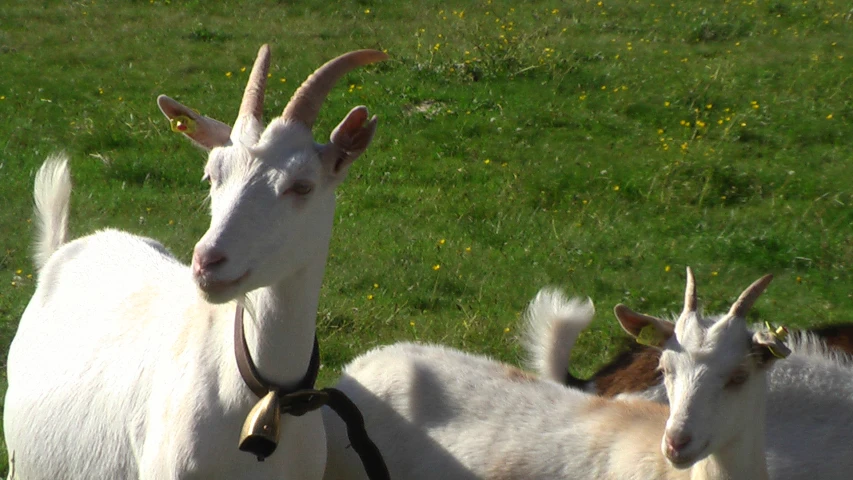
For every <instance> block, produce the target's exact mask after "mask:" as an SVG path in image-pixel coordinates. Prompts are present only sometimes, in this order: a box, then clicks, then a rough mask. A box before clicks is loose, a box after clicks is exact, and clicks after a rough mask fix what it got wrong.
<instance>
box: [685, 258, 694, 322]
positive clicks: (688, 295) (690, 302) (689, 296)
mask: <svg viewBox="0 0 853 480" xmlns="http://www.w3.org/2000/svg"><path fill="white" fill-rule="evenodd" d="M695 311H696V279H695V278H694V277H693V270H691V269H690V267H687V286H686V287H685V289H684V313H693V312H695Z"/></svg>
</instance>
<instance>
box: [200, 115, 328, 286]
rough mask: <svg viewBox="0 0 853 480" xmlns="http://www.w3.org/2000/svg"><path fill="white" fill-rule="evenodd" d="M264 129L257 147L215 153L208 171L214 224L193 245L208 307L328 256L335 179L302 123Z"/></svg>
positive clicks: (228, 149)
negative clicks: (210, 303) (209, 304)
mask: <svg viewBox="0 0 853 480" xmlns="http://www.w3.org/2000/svg"><path fill="white" fill-rule="evenodd" d="M267 131H268V132H271V133H269V134H265V135H264V136H263V137H262V138H261V141H260V142H259V143H258V145H256V146H253V147H249V148H246V147H244V146H242V145H236V146H235V145H232V146H228V147H219V148H216V149H214V150H212V151H211V152H210V157H209V159H208V162H207V166H206V167H205V175H206V176H207V177H208V179H209V181H210V204H211V205H210V206H211V223H210V229H208V231H207V233H205V235H204V236H203V237H202V238H201V240H199V242H198V243H197V244H196V246H195V251H194V255H193V273H194V274H195V278H196V281H197V282H198V285H199V287H200V289H201V291H202V292H204V294H205V295H206V296H207V298H208V299H209V300H210V301H213V302H217V301H227V300H230V299H232V298H234V297H235V296H237V295H240V294H244V293H246V292H248V291H251V290H254V289H256V288H260V287H263V286H267V285H271V284H273V283H275V282H276V281H278V280H279V279H281V278H284V277H287V276H289V275H290V274H292V273H294V272H295V271H297V270H299V269H300V268H302V267H304V266H305V264H306V263H307V262H310V261H313V260H315V259H322V261H325V258H326V249H327V248H328V244H329V238H330V236H331V231H332V220H333V216H334V210H335V193H334V186H335V185H337V183H339V182H338V181H333V180H338V179H337V178H336V176H334V175H333V173H332V172H329V171H328V169H326V168H325V166H324V165H323V164H322V162H321V149H320V148H318V146H317V145H315V144H314V142H313V139H312V138H311V135H310V132H307V131H305V128H304V127H303V126H302V125H299V124H289V125H287V124H283V123H282V124H274V125H272V126H271V128H270V129H268V130H267ZM344 173H345V172H340V174H341V175H343V174H344Z"/></svg>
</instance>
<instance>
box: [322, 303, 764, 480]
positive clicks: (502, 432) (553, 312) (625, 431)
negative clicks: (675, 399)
mask: <svg viewBox="0 0 853 480" xmlns="http://www.w3.org/2000/svg"><path fill="white" fill-rule="evenodd" d="M527 316H528V319H529V322H530V324H531V325H533V327H532V328H534V329H538V330H539V331H544V330H547V329H549V328H551V325H552V324H553V323H554V321H556V320H557V319H565V320H566V322H569V323H571V324H573V325H574V327H569V328H574V329H575V331H576V332H579V331H580V330H581V329H583V328H584V327H585V326H586V325H588V324H589V322H590V321H591V319H592V308H591V305H590V303H589V302H583V301H580V300H572V301H569V300H566V299H565V298H564V297H563V296H562V294H560V293H559V292H556V291H552V290H545V291H543V292H540V294H539V295H537V297H536V298H535V299H534V301H533V302H532V303H531V305H530V307H529V309H528V312H527ZM683 320H684V322H683V323H688V324H690V325H689V326H687V327H685V328H683V329H682V330H683V332H681V333H682V335H683V337H680V342H679V343H678V345H676V343H670V344H669V347H668V349H667V353H676V354H677V358H675V359H673V360H674V361H677V362H679V363H680V365H679V367H680V368H678V370H677V371H675V372H673V373H672V375H671V385H672V388H673V389H674V390H675V389H677V390H679V391H687V390H690V389H700V390H702V389H705V387H711V388H716V387H717V386H718V385H717V384H718V383H719V380H718V379H717V378H716V377H714V378H711V377H708V376H704V375H702V373H703V372H706V371H707V366H708V365H707V363H706V362H704V361H696V362H694V363H693V364H692V365H691V358H692V355H699V357H702V356H703V353H704V352H706V351H707V350H706V348H705V347H702V348H699V347H697V345H698V342H694V340H695V339H696V337H697V336H705V335H706V334H708V332H709V331H710V330H711V329H713V328H714V326H715V325H716V323H713V322H706V321H705V320H704V319H701V318H697V317H696V316H693V317H691V318H686V319H683ZM738 327H740V329H739V328H738ZM718 328H719V327H718ZM725 330H726V331H727V332H728V334H723V335H719V334H709V335H707V336H705V337H704V338H708V339H709V341H710V342H711V343H710V344H705V346H706V347H711V348H712V350H713V351H715V352H718V353H719V354H718V355H716V357H715V358H714V359H715V360H717V361H720V362H722V363H726V364H728V365H732V364H737V365H739V364H741V363H745V362H746V363H747V364H748V365H751V363H749V362H750V360H749V359H748V358H747V353H746V352H747V349H748V347H749V344H750V342H749V338H750V337H749V332H747V331H746V329H745V328H743V325H738V324H737V322H735V323H733V324H731V328H728V329H725ZM728 343H731V345H729V344H728ZM669 348H672V349H674V350H670V349H669ZM675 350H677V352H676V351H675ZM705 384H708V385H705ZM337 388H340V389H341V390H343V391H344V392H346V393H347V394H348V395H349V396H350V398H352V399H353V400H354V401H355V403H356V404H357V405H358V406H359V408H361V411H362V412H363V414H364V416H365V421H366V424H367V428H368V433H369V434H370V435H371V437H372V438H373V440H374V441H375V442H376V443H377V445H378V446H379V448H380V449H381V450H382V453H383V455H384V456H385V461H386V462H387V464H388V466H389V469H390V472H391V476H392V478H405V479H407V480H419V479H435V478H452V479H457V480H468V479H472V480H473V479H517V480H522V479H523V480H545V479H549V480H553V479H558V478H566V479H569V478H571V479H576V480H577V479H587V478H588V479H617V478H618V479H635V480H647V479H652V478H654V479H710V478H715V479H743V480H754V479H760V478H766V469H765V466H764V456H763V445H762V444H763V437H764V435H763V423H764V405H763V397H764V395H763V392H764V374H763V370H762V369H759V368H751V375H750V377H749V379H748V380H747V382H746V383H745V384H744V385H742V386H741V388H738V389H737V390H736V391H733V392H727V394H726V395H727V396H728V397H731V398H729V399H723V400H726V401H721V402H720V405H721V406H723V407H724V408H726V409H728V410H715V406H713V405H710V406H709V405H706V404H705V403H704V402H703V401H702V399H701V398H696V397H692V396H690V395H685V396H684V397H685V402H682V405H680V406H679V407H678V409H677V410H673V412H672V416H671V417H670V420H669V422H668V421H667V417H668V409H666V408H665V407H663V406H661V405H660V404H656V403H654V402H647V401H644V400H639V399H633V400H628V401H615V400H606V399H603V398H599V397H595V396H593V395H588V394H585V393H583V392H580V391H577V390H572V389H567V388H565V387H563V386H562V385H559V384H558V383H557V382H551V381H542V380H537V379H535V378H533V377H525V376H524V374H523V373H522V372H520V371H518V370H517V369H515V368H514V367H510V366H507V365H504V364H501V363H498V362H495V361H493V360H491V359H488V358H486V357H483V356H478V355H471V354H466V353H463V352H459V351H456V350H452V349H450V348H447V347H442V346H422V345H415V344H408V343H403V344H397V345H392V346H389V347H382V348H379V349H376V350H374V351H371V352H369V353H367V354H365V355H362V356H361V357H358V358H356V359H355V360H354V361H353V362H352V363H350V364H349V365H348V366H347V367H346V369H345V372H344V375H343V377H342V378H341V380H340V382H339V383H338V385H337ZM717 400H720V398H717ZM697 407H698V408H702V409H704V410H705V411H706V412H708V413H711V414H712V415H713V416H711V417H707V416H706V415H704V414H702V416H701V421H702V422H704V423H703V424H700V423H699V422H694V421H693V418H692V414H688V415H685V412H692V411H693V410H694V408H697ZM328 413H329V412H327V411H324V418H325V421H326V424H327V433H328V441H329V462H328V465H327V470H326V476H325V479H326V480H340V479H363V478H365V477H364V474H363V473H362V472H361V470H360V469H359V468H357V467H358V459H357V457H356V456H355V455H354V454H353V452H352V450H351V449H350V448H349V447H348V441H347V440H346V437H345V435H344V428H343V425H342V424H341V422H340V421H339V420H338V419H337V418H335V417H334V415H329V414H328ZM700 413H701V412H700ZM673 419H675V420H673ZM674 422H675V423H677V422H680V424H681V426H689V427H690V428H691V429H692V432H693V436H694V441H695V442H696V443H697V445H698V444H700V443H701V442H704V441H705V440H707V441H708V444H707V447H705V448H698V449H693V451H691V452H686V451H685V452H682V454H683V456H682V457H681V460H684V461H685V463H683V464H682V465H681V469H678V468H675V467H674V466H673V465H672V464H670V463H669V462H668V461H666V460H665V458H664V456H663V455H662V454H661V449H662V446H661V439H662V437H663V436H664V434H665V431H666V432H667V434H669V433H670V430H672V429H673V428H677V426H676V425H675V423H674ZM700 441H701V442H700ZM703 445H704V443H702V445H699V447H702V446H703ZM688 457H689V458H688ZM691 465H692V467H691Z"/></svg>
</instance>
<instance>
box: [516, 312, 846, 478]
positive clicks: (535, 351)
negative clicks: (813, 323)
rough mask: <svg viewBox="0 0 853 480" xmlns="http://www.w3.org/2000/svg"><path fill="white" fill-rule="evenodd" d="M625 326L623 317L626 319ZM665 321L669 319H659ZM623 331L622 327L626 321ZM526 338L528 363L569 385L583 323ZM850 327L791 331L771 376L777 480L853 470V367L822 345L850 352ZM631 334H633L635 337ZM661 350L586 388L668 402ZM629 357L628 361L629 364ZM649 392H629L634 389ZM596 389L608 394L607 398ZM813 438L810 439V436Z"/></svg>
mask: <svg viewBox="0 0 853 480" xmlns="http://www.w3.org/2000/svg"><path fill="white" fill-rule="evenodd" d="M620 320H621V319H620ZM656 321H658V322H664V321H663V320H656ZM623 325H624V322H623ZM533 327H534V328H531V329H529V330H528V332H527V342H526V343H527V345H526V347H527V350H528V357H529V361H528V363H529V364H530V366H531V367H532V368H533V369H534V370H535V371H537V372H538V373H539V374H540V375H541V377H542V378H545V379H550V380H554V381H556V382H559V383H564V382H565V381H566V372H568V367H569V353H570V352H571V349H572V347H573V345H574V343H575V341H576V340H577V337H578V334H579V333H580V331H581V330H582V329H583V327H584V326H583V325H580V324H579V323H578V322H575V321H574V320H573V319H572V318H570V317H561V318H556V319H555V322H553V323H551V324H548V325H540V326H535V325H534V326H533ZM846 328H847V327H844V326H841V327H835V328H832V327H826V328H823V329H819V330H817V331H800V332H793V333H792V334H791V335H790V336H789V339H788V341H787V344H788V347H789V348H790V351H791V354H790V355H789V356H788V358H787V359H786V360H785V361H784V362H781V363H780V364H779V365H777V366H776V367H774V368H773V369H771V370H770V372H769V374H768V376H767V382H768V383H767V426H766V432H767V435H766V442H765V443H766V447H767V469H768V472H769V474H770V478H772V479H774V480H811V479H821V480H824V479H826V480H842V479H849V478H850V477H851V472H853V455H851V454H850V445H851V444H853V362H851V360H850V357H849V356H847V355H846V354H844V353H843V352H842V351H841V350H838V349H834V348H829V347H828V346H827V344H826V343H824V339H825V338H827V336H830V337H828V338H830V339H831V340H830V341H831V342H833V343H832V344H833V345H839V346H841V347H844V345H845V344H844V342H843V341H842V340H843V337H844V333H845V330H846ZM629 333H631V332H629ZM659 357H660V353H659V349H656V348H655V347H643V346H639V347H638V348H634V349H633V350H632V355H631V356H628V357H626V360H623V362H621V363H618V364H617V363H614V364H611V366H610V367H605V369H603V370H602V372H603V373H600V374H598V375H596V379H598V381H591V382H589V383H588V385H589V386H590V387H592V388H591V389H586V391H589V392H590V393H596V394H600V395H607V396H614V395H616V394H617V393H619V392H620V388H621V389H622V390H621V391H622V392H625V393H621V394H619V395H618V397H617V398H620V399H630V398H637V397H640V398H646V399H649V400H654V401H657V402H663V403H666V402H667V399H668V398H669V397H668V392H667V389H666V387H665V385H664V384H663V383H662V381H661V380H660V379H658V378H656V377H657V375H658V374H657V372H656V371H654V370H653V367H652V365H651V363H652V362H654V363H655V364H657V362H658V358H659ZM628 358H630V359H631V360H630V361H627V359H628ZM638 384H640V385H645V387H646V388H645V390H643V391H640V392H633V393H628V392H630V390H626V386H628V385H638ZM596 387H598V388H600V389H604V390H605V391H606V393H605V392H602V391H600V390H597V389H596ZM804 436H807V439H805V438H804Z"/></svg>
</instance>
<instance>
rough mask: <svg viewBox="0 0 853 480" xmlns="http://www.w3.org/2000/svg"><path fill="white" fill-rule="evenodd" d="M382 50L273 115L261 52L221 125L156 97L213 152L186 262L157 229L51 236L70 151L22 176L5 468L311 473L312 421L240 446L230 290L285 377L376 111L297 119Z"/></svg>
mask: <svg viewBox="0 0 853 480" xmlns="http://www.w3.org/2000/svg"><path fill="white" fill-rule="evenodd" d="M385 58H386V55H385V54H383V53H381V52H378V51H373V50H362V51H357V52H351V53H348V54H345V55H342V56H341V57H338V58H336V59H334V60H332V61H330V62H328V63H327V64H325V65H324V66H322V67H321V68H320V69H318V70H317V71H316V72H314V74H313V75H312V76H310V77H309V78H308V79H307V80H306V81H305V82H304V83H303V84H302V86H300V88H299V89H298V90H297V91H296V93H295V94H294V96H293V98H292V99H291V101H290V102H289V103H288V105H287V107H286V108H285V109H284V113H283V114H282V116H281V117H277V118H275V119H274V120H273V121H272V122H270V124H269V125H268V126H267V127H266V129H264V127H263V123H262V119H261V113H262V108H263V95H264V87H265V82H266V77H267V70H268V69H269V48H268V47H267V46H266V45H264V46H263V47H261V49H260V51H259V53H258V57H257V60H256V62H255V64H254V67H253V69H252V72H251V75H250V79H249V82H248V85H247V86H246V90H245V93H244V96H243V100H242V104H241V107H240V113H239V115H238V117H237V121H236V123H235V125H234V128H233V129H232V128H231V127H229V126H227V125H226V124H224V123H221V122H218V121H216V120H213V119H211V118H208V117H204V116H201V115H199V114H198V113H196V112H195V111H194V110H192V109H190V108H188V107H186V106H183V105H181V104H180V103H178V102H176V101H174V100H172V99H170V98H168V97H165V96H161V97H160V98H158V102H159V105H160V108H161V110H162V111H163V113H164V114H165V115H166V116H167V117H168V118H170V119H173V120H174V121H175V122H174V124H173V125H174V126H175V127H176V128H177V129H179V130H181V131H183V132H184V133H185V134H186V135H187V136H188V137H190V138H191V139H192V140H193V141H195V142H196V143H197V144H199V145H200V146H202V147H203V148H205V149H207V150H210V154H209V158H208V161H207V165H206V167H205V177H206V178H208V179H209V180H210V185H211V187H210V201H211V217H212V218H211V223H210V228H209V230H208V231H207V233H205V234H204V236H203V237H202V238H201V240H199V242H198V243H197V244H196V246H195V249H194V252H193V258H192V266H191V267H190V266H187V265H182V264H181V263H179V262H178V261H177V260H176V259H175V258H174V257H172V256H171V255H170V254H169V253H168V252H167V251H166V249H165V248H164V247H163V246H162V245H160V244H159V243H157V242H156V241H154V240H151V239H147V238H142V237H139V236H135V235H131V234H129V233H126V232H121V231H116V230H105V231H101V232H98V233H95V234H93V235H90V236H87V237H83V238H79V239H77V240H74V241H71V242H68V243H65V236H66V233H65V229H66V224H67V218H68V203H69V196H70V178H69V173H68V166H67V159H66V158H65V157H63V156H57V157H54V158H51V159H49V160H48V161H47V162H46V163H45V164H44V166H43V167H42V168H41V170H40V171H39V173H38V175H37V177H36V182H35V199H36V205H37V217H38V221H39V224H40V225H41V228H40V232H39V239H38V241H37V245H38V251H37V252H36V264H37V267H38V269H39V283H38V288H37V289H36V292H35V295H34V296H33V298H32V300H31V301H30V304H29V305H28V306H27V310H26V311H25V313H24V316H23V318H22V319H21V322H20V326H19V328H18V332H17V334H16V336H15V339H14V341H13V342H12V346H11V350H10V352H9V360H8V380H9V389H8V392H7V394H6V403H5V411H4V417H3V419H4V426H5V435H6V445H7V447H8V450H9V453H10V457H12V458H14V470H15V474H16V476H17V477H18V478H22V479H27V480H33V479H51V480H55V479H60V478H98V479H119V478H121V479H130V478H134V479H157V480H162V479H178V478H180V479H188V478H198V479H218V478H221V479H239V478H246V479H249V478H251V479H272V478H276V479H298V480H304V479H319V478H321V477H322V475H323V470H324V465H325V461H326V443H325V433H324V428H323V422H322V417H321V415H320V413H319V412H313V413H309V414H306V415H304V416H301V417H292V416H284V417H282V419H281V422H282V424H281V425H282V435H281V442H280V444H279V446H278V449H277V451H276V452H275V453H274V454H273V455H272V456H271V457H269V458H268V459H267V460H266V462H263V463H260V462H258V461H257V460H256V458H255V456H253V455H251V454H249V453H245V452H241V451H238V449H237V443H238V439H239V437H240V432H241V427H242V425H243V422H244V419H245V418H246V416H247V413H248V412H249V410H250V409H251V408H252V406H253V405H255V404H256V402H257V401H258V398H257V397H256V396H255V394H254V393H252V391H251V390H250V389H249V388H248V387H247V386H246V384H245V383H244V380H243V378H242V377H241V375H240V374H239V373H238V369H237V365H236V361H235V353H234V352H235V350H234V333H233V332H234V318H235V307H236V305H237V304H238V303H240V304H245V305H246V308H247V311H248V312H249V313H251V317H250V318H249V316H248V315H247V318H246V321H245V337H246V341H247V345H248V351H249V352H250V354H251V357H252V358H253V359H254V363H255V365H256V366H257V370H258V372H259V373H260V374H261V376H262V377H264V378H265V379H267V380H269V381H270V382H272V383H274V384H276V385H280V386H283V387H287V386H294V385H296V384H297V383H298V382H299V381H300V380H301V379H302V378H303V376H305V375H306V370H307V368H308V365H309V360H310V358H311V356H312V347H313V342H314V334H315V317H316V313H317V303H318V297H319V293H320V285H321V282H322V278H323V270H324V268H325V265H326V257H327V252H328V246H329V239H330V235H331V231H332V223H333V216H334V209H335V192H334V190H335V187H336V186H337V185H338V184H340V183H341V181H342V180H343V179H344V177H345V176H346V173H347V170H348V168H349V166H350V165H351V163H352V161H353V160H354V159H355V158H356V157H358V156H359V154H361V153H362V152H363V151H364V150H365V149H366V148H367V146H368V144H369V143H370V141H371V139H372V138H373V134H374V132H375V129H376V118H375V117H374V118H372V119H369V120H368V113H367V109H366V108H365V107H356V108H355V109H353V110H352V111H350V113H349V114H348V115H347V116H346V118H344V120H343V121H342V122H341V124H340V125H338V127H337V128H336V129H335V130H334V132H332V135H331V142H330V143H328V144H325V145H320V144H316V143H314V141H313V138H312V133H311V129H312V126H313V124H314V121H315V119H316V118H317V114H318V112H319V109H320V107H321V105H322V103H323V101H324V99H325V98H326V96H327V95H328V93H329V91H330V90H331V88H332V87H333V86H334V84H335V82H336V81H337V80H338V79H339V78H340V77H341V76H342V75H344V74H345V73H346V72H348V71H350V70H352V69H354V68H356V67H358V66H361V65H365V64H368V63H371V62H376V61H379V60H383V59H385Z"/></svg>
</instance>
